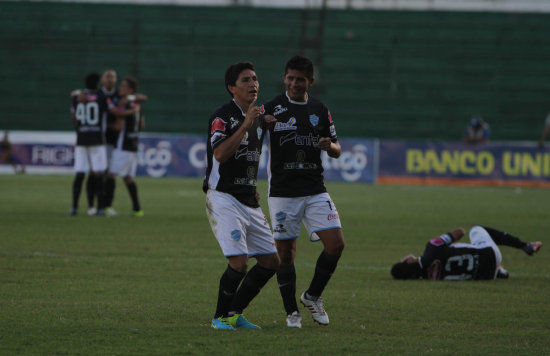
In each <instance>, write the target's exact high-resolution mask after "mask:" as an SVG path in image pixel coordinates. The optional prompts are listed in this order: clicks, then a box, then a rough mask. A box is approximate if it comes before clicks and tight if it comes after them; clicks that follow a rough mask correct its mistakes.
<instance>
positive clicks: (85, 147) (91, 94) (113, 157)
mask: <svg viewBox="0 0 550 356" xmlns="http://www.w3.org/2000/svg"><path fill="white" fill-rule="evenodd" d="M99 81H100V77H99V75H98V74H96V73H91V74H89V75H87V76H86V80H85V89H84V90H82V91H81V90H77V91H74V92H73V93H72V94H71V96H72V106H71V113H72V119H73V123H74V125H75V127H76V134H77V140H76V147H75V166H74V168H75V173H76V175H75V179H74V181H73V199H72V208H71V215H73V216H74V215H77V213H78V200H79V197H80V191H81V189H82V183H83V181H84V177H85V176H86V173H88V174H89V175H88V180H87V183H86V191H87V194H86V195H87V198H88V215H98V216H115V215H116V212H115V210H114V209H113V208H112V202H113V197H114V189H115V177H116V176H117V175H118V176H121V177H122V178H123V179H124V183H125V184H126V187H127V189H128V193H129V194H130V198H131V200H132V206H133V211H132V214H133V215H134V216H136V217H141V216H143V211H142V210H141V206H140V203H139V199H138V194H137V186H136V183H135V181H134V179H133V178H134V177H135V175H136V169H137V148H138V132H139V131H140V130H142V129H143V128H144V125H145V116H143V115H142V112H141V107H140V104H139V103H140V102H144V101H147V97H146V96H145V95H143V94H139V93H136V91H137V80H136V79H134V78H132V77H126V78H124V79H123V80H122V81H121V83H120V86H119V88H118V90H117V89H116V81H117V75H116V72H115V71H114V70H112V69H108V70H105V71H104V72H103V75H102V77H101V83H102V88H101V89H99ZM94 198H97V208H96V207H95V206H94Z"/></svg>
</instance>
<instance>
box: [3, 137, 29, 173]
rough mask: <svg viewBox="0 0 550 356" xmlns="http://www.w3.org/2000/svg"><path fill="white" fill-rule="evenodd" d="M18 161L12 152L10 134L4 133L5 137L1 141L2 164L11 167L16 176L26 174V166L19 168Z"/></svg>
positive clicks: (20, 165) (21, 165)
mask: <svg viewBox="0 0 550 356" xmlns="http://www.w3.org/2000/svg"><path fill="white" fill-rule="evenodd" d="M17 161H18V159H17V158H16V157H15V155H14V154H13V151H12V147H11V142H10V139H9V133H8V131H4V137H3V138H2V141H0V163H7V164H9V165H11V166H12V168H13V171H14V172H15V174H23V173H25V166H24V165H23V164H19V167H17Z"/></svg>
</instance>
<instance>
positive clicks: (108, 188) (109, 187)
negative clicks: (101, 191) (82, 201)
mask: <svg viewBox="0 0 550 356" xmlns="http://www.w3.org/2000/svg"><path fill="white" fill-rule="evenodd" d="M115 187H116V180H115V177H111V176H107V178H106V179H105V206H106V207H110V206H113V199H114V198H115Z"/></svg>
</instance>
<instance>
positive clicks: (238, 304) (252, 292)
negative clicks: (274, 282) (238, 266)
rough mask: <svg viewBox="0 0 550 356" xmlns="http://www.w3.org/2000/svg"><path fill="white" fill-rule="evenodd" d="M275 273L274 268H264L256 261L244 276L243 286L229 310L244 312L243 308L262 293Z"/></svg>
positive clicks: (237, 312) (238, 312)
mask: <svg viewBox="0 0 550 356" xmlns="http://www.w3.org/2000/svg"><path fill="white" fill-rule="evenodd" d="M274 274H275V271H274V270H271V269H267V268H264V267H262V266H260V265H259V264H257V263H256V265H255V266H254V267H252V268H251V269H250V271H248V273H247V274H246V276H245V277H244V280H243V283H242V284H241V287H240V288H239V289H238V290H237V293H236V294H235V297H234V298H233V302H232V303H231V307H230V308H229V311H230V312H231V313H235V314H242V312H243V310H244V309H245V308H246V307H247V306H248V304H249V303H250V302H251V301H252V299H254V297H255V296H257V295H258V293H260V290H261V289H262V287H263V286H264V285H265V284H266V283H267V281H269V279H270V278H271V277H273V275H274Z"/></svg>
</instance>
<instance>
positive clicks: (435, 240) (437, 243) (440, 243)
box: [430, 237, 445, 246]
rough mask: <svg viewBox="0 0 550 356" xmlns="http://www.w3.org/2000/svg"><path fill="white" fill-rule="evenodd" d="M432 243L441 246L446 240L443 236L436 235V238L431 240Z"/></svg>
mask: <svg viewBox="0 0 550 356" xmlns="http://www.w3.org/2000/svg"><path fill="white" fill-rule="evenodd" d="M430 243H431V244H432V245H434V246H441V245H444V244H445V241H443V239H442V238H441V237H436V238H435V239H432V240H430Z"/></svg>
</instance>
